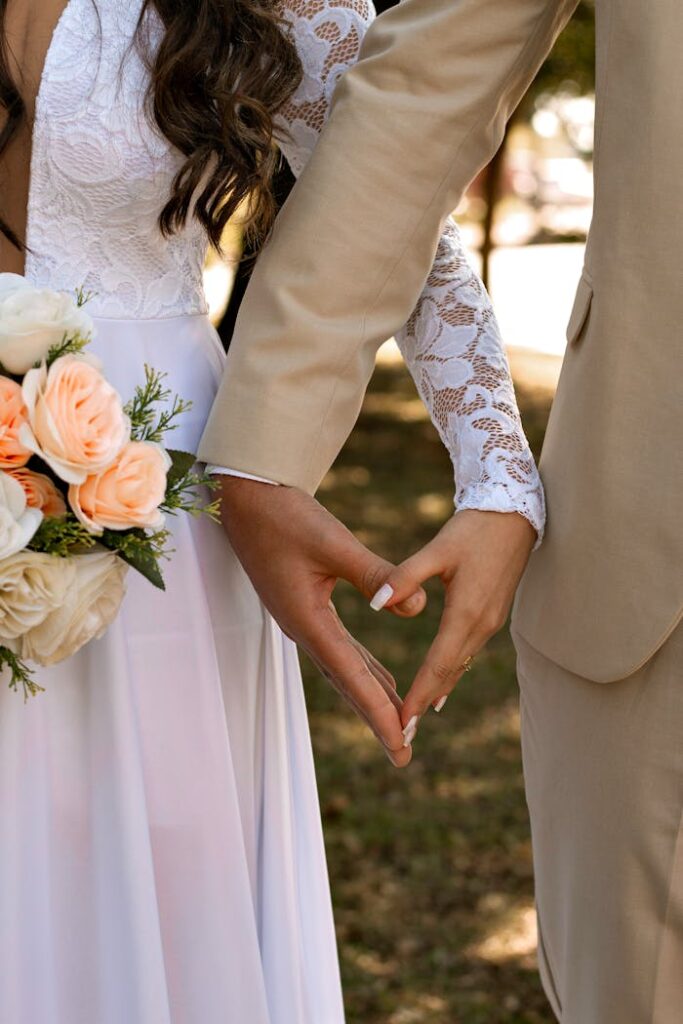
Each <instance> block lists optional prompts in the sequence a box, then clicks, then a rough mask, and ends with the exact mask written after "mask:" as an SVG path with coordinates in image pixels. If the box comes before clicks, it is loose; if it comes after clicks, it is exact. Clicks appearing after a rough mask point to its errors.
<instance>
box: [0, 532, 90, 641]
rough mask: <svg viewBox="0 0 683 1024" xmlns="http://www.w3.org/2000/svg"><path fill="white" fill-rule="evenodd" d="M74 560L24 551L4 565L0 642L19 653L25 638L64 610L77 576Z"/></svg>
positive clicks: (0, 565)
mask: <svg viewBox="0 0 683 1024" xmlns="http://www.w3.org/2000/svg"><path fill="white" fill-rule="evenodd" d="M74 561H75V560H74V559H69V558H55V557H54V555H45V554H42V553H40V552H37V551H21V552H19V554H16V555H12V556H11V557H10V558H5V559H4V560H3V561H2V562H1V563H0V641H1V642H2V643H3V644H4V645H5V646H6V647H10V648H11V649H12V650H14V651H15V652H17V653H18V652H19V651H20V650H21V648H22V647H23V643H22V637H23V636H24V635H25V634H26V633H28V632H29V631H30V630H31V629H34V628H35V627H36V626H39V625H40V624H41V623H42V622H44V621H45V619H46V618H47V616H48V615H49V614H50V613H51V612H53V611H55V610H56V609H57V608H59V607H61V605H62V604H63V603H64V600H65V597H66V593H67V591H68V590H69V588H70V587H71V586H73V583H74V580H75V577H76V567H75V565H74V564H73V563H74Z"/></svg>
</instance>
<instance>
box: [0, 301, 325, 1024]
mask: <svg viewBox="0 0 683 1024" xmlns="http://www.w3.org/2000/svg"><path fill="white" fill-rule="evenodd" d="M96 324H97V331H98V334H97V339H96V342H95V343H94V344H93V345H92V347H91V350H92V351H95V352H96V353H97V354H98V355H99V356H100V357H101V358H102V359H103V361H104V365H105V371H106V374H107V376H108V378H109V379H110V380H111V381H112V382H113V383H114V384H115V385H116V387H117V388H118V389H119V390H120V392H121V395H122V397H124V399H126V400H127V399H128V398H129V397H130V396H131V395H132V391H133V388H134V386H135V384H136V383H140V382H141V381H142V378H143V365H144V363H145V362H147V363H149V364H151V365H152V366H154V367H155V368H156V369H163V370H165V371H167V373H168V380H167V383H168V385H169V387H171V388H172V389H173V390H174V391H177V392H178V393H180V394H181V395H182V397H184V398H187V399H191V400H192V401H193V403H194V405H193V410H192V412H191V413H189V414H187V415H186V416H185V417H183V421H182V422H183V425H182V427H181V428H180V429H178V430H177V431H176V432H175V434H169V435H167V444H168V445H169V447H178V448H187V449H189V450H196V447H197V443H198V440H199V436H200V434H201V430H202V427H203V424H204V421H205V420H206V416H207V414H208V410H209V407H210V405H211V402H212V400H213V397H214V395H215V393H216V388H217V385H218V381H219V378H220V375H221V372H222V367H223V363H224V356H223V352H222V349H221V346H220V342H219V340H218V337H217V335H216V333H215V331H214V330H213V328H212V327H211V325H210V323H209V321H208V320H207V319H206V318H205V317H203V316H195V317H178V318H173V319H169V320H161V321H153V320H152V321H127V320H103V319H100V320H97V321H96ZM171 525H172V526H173V531H174V540H173V547H174V548H175V552H174V554H173V556H172V560H171V561H170V562H168V563H167V564H166V566H165V577H166V585H167V590H166V592H165V593H162V592H160V591H158V590H156V589H155V588H154V587H153V586H152V585H151V584H150V583H148V582H147V581H146V580H145V579H143V578H142V577H140V576H138V575H137V574H136V573H134V572H133V571H131V572H130V573H129V574H128V593H127V596H126V599H125V602H124V606H123V609H122V612H121V614H120V616H119V618H118V619H117V621H116V622H115V623H114V624H113V625H112V626H111V627H110V629H109V631H108V632H107V634H106V635H105V636H104V637H103V638H102V639H101V640H99V641H97V642H95V643H92V644H90V645H89V646H88V647H87V648H85V649H84V650H83V651H81V652H80V653H79V654H78V655H76V656H75V657H74V658H72V659H70V660H69V661H67V662H64V663H63V664H61V665H58V666H56V667H54V668H51V669H47V670H45V669H43V670H40V671H39V672H38V673H37V679H38V681H39V682H40V683H41V684H42V685H43V686H45V688H46V693H44V694H41V695H39V696H38V697H36V698H33V699H32V700H30V701H29V703H28V704H26V705H24V703H23V701H22V698H21V696H19V695H17V694H14V693H12V692H10V691H9V689H8V688H7V686H6V685H2V686H0V1021H2V1022H3V1024H341V1022H342V1021H343V1010H342V1001H341V991H340V983H339V973H338V964H337V954H336V946H335V939H334V928H333V922H332V914H331V907H330V899H329V889H328V880H327V873H326V866H325V855H324V847H323V840H322V832H321V826H320V816H319V809H318V800H317V793H316V786H315V777H314V768H313V761H312V756H311V746H310V738H309V733H308V724H307V719H306V709H305V705H304V698H303V693H302V686H301V677H300V673H299V666H298V661H297V655H296V651H295V648H294V647H293V645H292V644H291V643H290V642H289V641H288V640H287V639H286V638H285V637H284V636H283V635H282V633H281V632H280V630H279V629H278V627H277V626H276V625H275V623H274V622H273V620H272V619H271V618H270V616H269V615H268V614H267V613H266V612H265V611H264V609H263V607H262V605H261V604H260V602H259V600H258V598H257V597H256V594H255V592H254V591H253V589H252V587H251V584H250V583H249V581H248V579H247V577H246V576H245V574H244V572H243V570H242V569H241V567H240V565H239V563H238V562H237V560H236V558H235V556H234V554H233V553H232V551H231V549H230V547H229V545H228V543H227V540H226V538H225V535H224V533H223V531H222V529H221V527H220V526H218V525H216V524H214V523H211V522H209V521H208V520H203V519H202V520H193V519H191V518H190V517H188V516H182V517H180V518H177V519H173V520H171ZM0 683H2V684H5V683H6V680H0Z"/></svg>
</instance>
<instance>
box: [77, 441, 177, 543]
mask: <svg viewBox="0 0 683 1024" xmlns="http://www.w3.org/2000/svg"><path fill="white" fill-rule="evenodd" d="M170 467H171V459H170V457H169V455H168V453H167V452H166V451H164V449H163V448H162V447H161V446H160V445H158V444H154V443H153V442H151V441H129V442H128V444H127V445H126V446H125V447H124V448H123V450H122V451H121V453H120V454H119V455H118V456H117V459H116V461H115V462H114V463H113V464H112V465H111V466H109V467H108V468H107V469H105V470H104V471H103V472H102V473H98V474H94V475H93V476H89V477H88V478H87V479H86V480H85V482H84V483H82V484H72V485H71V487H70V488H69V504H70V505H71V508H72V509H73V511H74V513H75V515H76V517H77V518H78V519H79V520H80V522H81V523H82V524H83V525H84V526H85V527H86V528H87V529H88V530H90V532H91V533H101V532H102V530H103V529H108V530H128V529H130V528H131V527H132V526H140V527H143V528H144V527H153V528H158V527H160V526H162V525H163V522H164V516H163V513H162V512H160V511H159V505H161V503H162V501H163V500H164V497H165V495H166V477H167V473H168V471H169V469H170Z"/></svg>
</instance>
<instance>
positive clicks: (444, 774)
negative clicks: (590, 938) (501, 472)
mask: <svg viewBox="0 0 683 1024" xmlns="http://www.w3.org/2000/svg"><path fill="white" fill-rule="evenodd" d="M543 360H544V357H522V356H518V357H517V358H516V360H515V361H513V368H514V369H515V370H516V371H517V373H516V375H517V384H518V395H519V398H520V404H521V406H522V410H523V415H524V419H525V423H526V427H527V432H528V434H529V436H530V439H531V441H532V445H533V447H534V449H535V450H536V452H538V449H539V447H540V443H541V440H542V435H543V429H544V425H545V422H546V418H547V412H548V407H549V403H550V398H551V394H552V380H553V376H554V372H555V367H556V364H555V362H553V361H549V362H545V363H544V362H543ZM452 493H453V482H452V472H451V466H450V462H449V459H448V457H447V455H446V454H445V452H444V451H443V449H442V447H441V445H440V442H439V440H438V438H437V436H436V434H435V432H434V430H433V429H432V427H431V425H430V423H429V421H428V419H427V417H426V414H425V412H424V410H423V407H422V405H421V403H420V402H419V399H418V398H417V396H416V394H415V391H414V388H413V386H412V382H411V380H410V378H409V376H408V375H407V373H406V372H405V370H404V369H403V367H402V366H401V365H400V364H393V363H392V364H386V365H380V367H379V368H378V370H377V372H376V374H375V377H374V380H373V383H372V386H371V389H370V391H369V393H368V396H367V399H366V402H365V406H364V410H363V414H362V416H361V419H360V422H359V424H358V426H357V428H356V430H355V431H354V433H353V435H352V437H351V439H350V440H349V442H348V444H347V446H346V448H345V450H344V452H343V454H342V456H341V457H340V459H339V461H338V462H337V464H336V466H335V468H334V469H333V471H332V472H331V473H330V475H329V477H328V478H327V480H326V481H325V484H324V487H323V490H322V491H321V495H320V496H321V499H322V500H323V501H324V503H325V504H326V505H327V506H328V507H329V508H330V509H331V510H332V511H333V512H334V513H335V514H337V515H338V516H339V517H340V518H341V519H342V520H343V521H344V522H345V523H346V524H347V525H348V526H350V527H351V528H352V529H353V530H354V531H355V532H356V533H357V535H358V536H359V537H360V538H361V539H362V540H363V541H364V542H365V543H367V544H368V545H369V546H371V547H372V548H374V550H376V551H377V552H378V553H379V554H382V555H384V556H385V557H387V558H390V559H393V560H394V561H398V560H400V559H401V558H403V557H405V556H406V555H407V554H409V553H410V552H412V551H413V550H414V549H415V548H417V547H418V546H419V545H421V544H422V543H424V542H425V541H426V540H427V539H428V538H429V537H431V536H432V535H433V533H434V532H435V530H436V529H437V528H438V526H439V525H440V524H441V523H442V522H443V521H444V520H445V518H446V517H447V516H448V515H449V514H450V510H451V508H452ZM336 599H337V605H338V608H339V610H340V613H341V615H342V617H343V618H344V620H345V622H346V623H347V625H348V626H349V628H350V629H351V630H352V631H353V632H354V633H355V634H356V636H358V637H359V639H360V640H361V641H362V642H363V643H365V644H366V645H367V646H368V647H369V648H370V649H371V650H372V651H373V652H374V653H375V654H376V655H377V656H378V657H379V658H380V659H381V660H382V661H384V663H385V664H386V665H387V666H388V667H389V668H390V669H391V671H393V672H394V674H395V675H396V678H397V679H398V681H399V688H400V689H401V690H404V689H405V688H406V687H407V685H408V684H409V682H410V681H411V679H412V677H413V674H414V673H415V671H416V669H417V666H418V665H419V663H420V661H421V659H422V656H423V654H424V652H425V650H426V647H427V645H428V643H429V641H430V639H431V638H432V637H433V635H434V634H435V632H436V628H437V623H438V619H439V614H440V587H439V585H436V586H433V587H431V588H430V603H429V606H428V608H427V610H426V611H425V613H424V614H423V615H422V616H421V617H420V618H419V619H417V620H414V621H412V622H399V621H398V620H396V619H394V618H393V617H392V616H390V615H380V616H377V615H375V614H374V613H372V612H371V611H370V610H369V609H368V608H367V605H366V603H365V601H364V600H363V599H362V598H361V597H360V596H359V595H357V594H356V593H355V592H353V591H352V590H351V588H341V587H340V589H339V590H338V592H337V595H336ZM304 673H305V677H306V689H307V696H308V704H309V709H310V718H311V728H312V732H313V741H314V746H315V753H316V762H317V769H318V779H319V786H320V798H321V804H322V810H323V818H324V826H325V834H326V839H327V851H328V857H329V864H330V874H331V880H332V890H333V894H334V900H335V909H336V918H337V927H338V936H339V943H340V952H341V960H342V971H343V976H344V984H345V990H346V1003H347V1012H348V1024H380V1022H382V1024H553V1021H554V1018H553V1017H552V1014H551V1013H550V1010H549V1009H548V1008H547V1005H546V1002H545V998H544V996H543V995H542V993H541V989H540V984H539V981H538V977H537V973H536V966H535V959H534V952H533V947H534V921H533V913H532V909H531V908H532V899H533V883H532V867H531V847H530V839H529V827H528V820H527V812H526V805H525V801H524V790H523V782H522V771H521V758H520V750H519V719H518V698H517V684H516V681H515V671H514V652H513V648H512V644H511V641H510V639H509V636H508V635H507V633H503V634H501V635H499V636H498V637H497V638H495V639H494V640H493V641H492V642H491V643H490V645H489V647H488V648H487V650H486V651H485V652H484V653H483V654H482V655H480V656H479V658H478V659H477V662H476V665H475V667H474V670H473V671H472V672H471V673H470V674H469V675H468V676H466V677H465V678H464V679H463V681H462V682H461V683H460V684H459V686H458V688H457V691H456V693H455V694H454V695H453V696H452V697H451V698H450V700H449V702H448V704H447V705H446V708H445V710H444V711H443V712H442V713H441V715H440V716H439V715H436V714H433V713H430V714H429V715H428V716H427V718H426V719H425V721H424V722H423V724H422V726H421V729H420V734H419V736H418V739H417V742H416V746H415V758H414V761H413V763H412V765H411V766H410V768H408V769H407V770H406V771H404V772H398V771H396V770H395V769H392V767H391V766H390V764H389V762H388V761H386V760H385V758H384V756H383V754H381V752H380V751H379V749H378V747H377V746H376V744H375V741H374V740H373V739H372V738H371V737H370V736H369V735H368V734H367V733H366V731H365V729H364V727H363V726H362V725H361V724H360V723H359V722H358V721H357V719H356V718H355V717H354V716H353V715H352V714H351V713H350V712H349V711H347V710H346V708H345V707H344V706H342V704H341V702H340V700H339V699H338V698H337V697H336V695H335V694H334V693H332V691H331V690H330V689H329V688H328V686H327V684H326V683H325V682H324V681H323V680H321V679H320V677H319V676H318V675H317V674H316V672H315V670H314V669H313V668H312V667H311V666H310V665H309V664H305V665H304ZM321 1024H322V1022H321Z"/></svg>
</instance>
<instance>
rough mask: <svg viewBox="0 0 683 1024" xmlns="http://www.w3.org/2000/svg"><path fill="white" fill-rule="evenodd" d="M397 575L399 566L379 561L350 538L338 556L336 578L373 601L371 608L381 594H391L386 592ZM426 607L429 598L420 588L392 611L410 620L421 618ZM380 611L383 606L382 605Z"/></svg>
mask: <svg viewBox="0 0 683 1024" xmlns="http://www.w3.org/2000/svg"><path fill="white" fill-rule="evenodd" d="M340 554H341V553H340ZM397 571H398V570H397V568H396V566H394V565H392V563H391V562H388V561H387V560H386V559H384V558H380V557H379V555H375V554H374V553H373V552H372V551H370V550H369V548H366V547H365V545H364V544H362V543H361V542H360V541H359V540H358V539H357V538H356V537H353V535H351V534H349V535H348V537H347V543H346V545H345V549H344V551H343V555H342V556H341V557H339V556H338V558H337V560H336V565H335V572H336V574H337V575H338V576H340V577H341V578H342V579H345V580H347V582H349V583H351V584H352V585H353V586H354V587H355V588H356V590H359V591H360V592H361V594H364V596H365V597H367V599H368V601H370V603H371V607H375V606H374V604H373V601H374V600H375V598H376V597H377V595H378V594H382V595H384V594H385V593H389V592H388V591H386V589H385V588H386V585H387V581H388V580H389V579H390V578H392V577H393V574H395V573H396V572H397ZM390 589H391V596H393V586H391V588H390ZM426 603H427V595H426V594H425V592H424V590H423V589H422V587H421V586H420V585H419V584H417V586H415V587H413V588H412V590H409V591H407V592H406V593H404V594H403V596H402V597H401V599H400V600H398V601H392V603H391V609H390V610H391V611H392V612H393V613H394V614H395V615H399V616H401V617H404V618H407V617H412V616H414V615H418V614H419V613H420V612H421V611H422V610H423V608H424V606H425V605H426ZM381 607H384V605H383V604H382V605H381ZM376 610H379V608H377V609H376Z"/></svg>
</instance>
